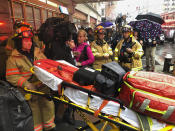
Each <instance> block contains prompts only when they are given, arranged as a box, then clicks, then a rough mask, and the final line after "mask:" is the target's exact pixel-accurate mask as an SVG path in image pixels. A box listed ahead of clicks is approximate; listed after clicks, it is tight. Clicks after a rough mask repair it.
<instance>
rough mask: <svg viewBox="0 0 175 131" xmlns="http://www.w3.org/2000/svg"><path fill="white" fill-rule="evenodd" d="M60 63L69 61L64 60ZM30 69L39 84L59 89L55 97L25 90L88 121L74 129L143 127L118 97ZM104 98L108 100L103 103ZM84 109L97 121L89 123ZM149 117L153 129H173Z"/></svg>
mask: <svg viewBox="0 0 175 131" xmlns="http://www.w3.org/2000/svg"><path fill="white" fill-rule="evenodd" d="M59 62H62V63H66V64H69V63H67V62H65V61H59ZM31 71H32V72H33V73H35V75H36V76H37V77H38V79H39V80H40V81H41V82H42V83H44V84H45V85H47V86H48V87H49V88H51V89H52V90H53V91H58V92H60V93H59V95H58V96H53V95H51V94H44V93H42V92H37V91H32V90H29V89H27V88H25V90H26V91H27V92H28V93H31V94H36V95H41V96H44V97H47V98H49V99H55V100H57V101H59V102H62V103H64V104H67V105H69V106H72V107H73V108H74V109H76V112H77V113H78V114H79V115H80V116H81V117H82V119H83V120H84V121H85V122H86V124H87V126H85V127H80V128H77V130H80V131H83V130H85V129H87V128H91V129H92V130H93V131H99V129H97V127H96V125H97V124H99V123H103V124H104V125H103V126H102V128H101V129H100V130H101V131H104V130H105V128H106V127H107V126H111V128H112V129H111V131H112V130H113V131H114V130H115V131H120V128H122V129H127V130H129V131H131V130H135V131H139V130H143V128H142V125H140V122H139V119H138V117H137V113H136V112H134V111H132V110H131V109H128V108H126V107H125V106H124V105H123V104H122V102H121V101H120V100H118V99H116V98H113V97H107V96H105V95H103V94H99V93H96V92H93V91H91V90H88V89H85V88H82V87H80V86H77V85H74V84H70V83H68V82H65V81H63V80H61V79H60V78H58V77H56V76H54V75H53V74H51V73H49V72H47V71H45V70H43V69H41V68H39V67H37V66H34V68H33V69H32V70H31ZM60 85H61V86H60ZM67 98H68V99H67ZM106 101H108V102H107V103H106V104H104V103H105V102H106ZM84 112H85V113H88V114H90V115H94V116H96V117H98V118H99V119H100V121H97V122H95V123H93V122H91V121H90V120H89V119H88V118H87V116H86V115H85V114H84ZM149 120H150V126H151V130H152V131H168V130H173V131H175V128H174V127H175V126H174V125H168V124H166V123H162V122H159V121H158V120H156V119H153V118H149Z"/></svg>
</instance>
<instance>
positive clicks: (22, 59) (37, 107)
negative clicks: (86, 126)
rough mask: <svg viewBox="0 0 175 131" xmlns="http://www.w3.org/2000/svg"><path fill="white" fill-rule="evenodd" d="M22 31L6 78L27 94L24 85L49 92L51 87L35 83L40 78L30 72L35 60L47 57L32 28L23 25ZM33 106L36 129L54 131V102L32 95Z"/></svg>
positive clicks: (9, 61) (10, 59) (31, 88)
mask: <svg viewBox="0 0 175 131" xmlns="http://www.w3.org/2000/svg"><path fill="white" fill-rule="evenodd" d="M20 29H21V32H20V33H19V34H18V36H17V37H16V38H15V39H14V42H15V47H16V48H15V49H13V51H12V53H11V55H10V57H9V58H8V60H7V65H6V79H7V81H8V82H10V83H11V84H12V85H14V86H17V88H18V89H19V91H20V92H21V93H22V94H23V95H24V96H25V95H26V93H25V92H24V87H26V88H28V89H30V90H35V91H41V92H44V93H49V92H50V89H49V88H48V87H46V86H44V85H42V84H41V83H40V84H34V83H37V82H38V79H37V78H36V77H35V76H34V75H32V73H31V72H30V69H31V67H32V66H33V62H34V61H35V60H39V59H46V57H45V55H44V54H43V53H42V51H41V50H40V49H39V48H37V47H35V46H34V44H33V42H32V39H31V38H32V37H33V33H32V32H31V30H30V28H27V27H21V28H20ZM28 103H29V105H30V107H31V110H32V114H33V120H34V131H43V130H44V131H54V130H55V123H54V117H55V115H54V114H55V113H54V104H53V101H49V100H48V99H47V98H44V97H41V96H37V95H32V96H31V98H30V99H28Z"/></svg>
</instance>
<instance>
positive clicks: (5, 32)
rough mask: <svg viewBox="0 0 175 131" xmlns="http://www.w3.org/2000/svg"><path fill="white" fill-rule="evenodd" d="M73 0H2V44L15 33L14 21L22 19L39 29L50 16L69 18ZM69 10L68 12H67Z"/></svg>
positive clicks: (0, 6) (0, 21) (0, 22)
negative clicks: (60, 0)
mask: <svg viewBox="0 0 175 131" xmlns="http://www.w3.org/2000/svg"><path fill="white" fill-rule="evenodd" d="M69 1H71V0H65V1H63V2H59V1H58V0H0V3H1V4H0V45H1V42H2V41H3V40H5V39H7V38H8V36H10V35H12V34H13V23H14V22H15V21H16V20H22V21H25V22H27V23H29V24H31V25H32V27H33V29H34V30H37V29H38V28H39V27H40V25H41V24H42V23H43V22H45V20H46V19H47V18H49V17H61V18H65V19H66V18H67V19H68V17H69V15H68V9H69V13H71V12H72V11H73V8H74V7H73V6H72V4H71V2H70V7H69V4H65V3H66V2H69ZM65 12H67V13H65Z"/></svg>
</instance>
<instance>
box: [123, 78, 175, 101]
mask: <svg viewBox="0 0 175 131" xmlns="http://www.w3.org/2000/svg"><path fill="white" fill-rule="evenodd" d="M124 83H125V84H126V85H127V86H128V87H129V88H130V89H133V90H136V91H138V92H141V93H143V94H146V95H150V96H154V97H157V98H161V99H165V100H169V101H171V102H175V100H174V99H171V98H167V97H163V96H159V95H157V94H153V93H150V92H147V91H143V90H140V89H137V88H134V87H132V86H131V85H130V84H128V83H127V82H126V81H124Z"/></svg>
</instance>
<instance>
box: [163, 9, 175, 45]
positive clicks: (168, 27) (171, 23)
mask: <svg viewBox="0 0 175 131" xmlns="http://www.w3.org/2000/svg"><path fill="white" fill-rule="evenodd" d="M162 18H163V19H164V21H165V23H164V24H163V25H162V29H163V31H164V34H165V38H166V39H167V40H171V41H173V42H174V43H175V11H174V12H169V13H164V14H162Z"/></svg>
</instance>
